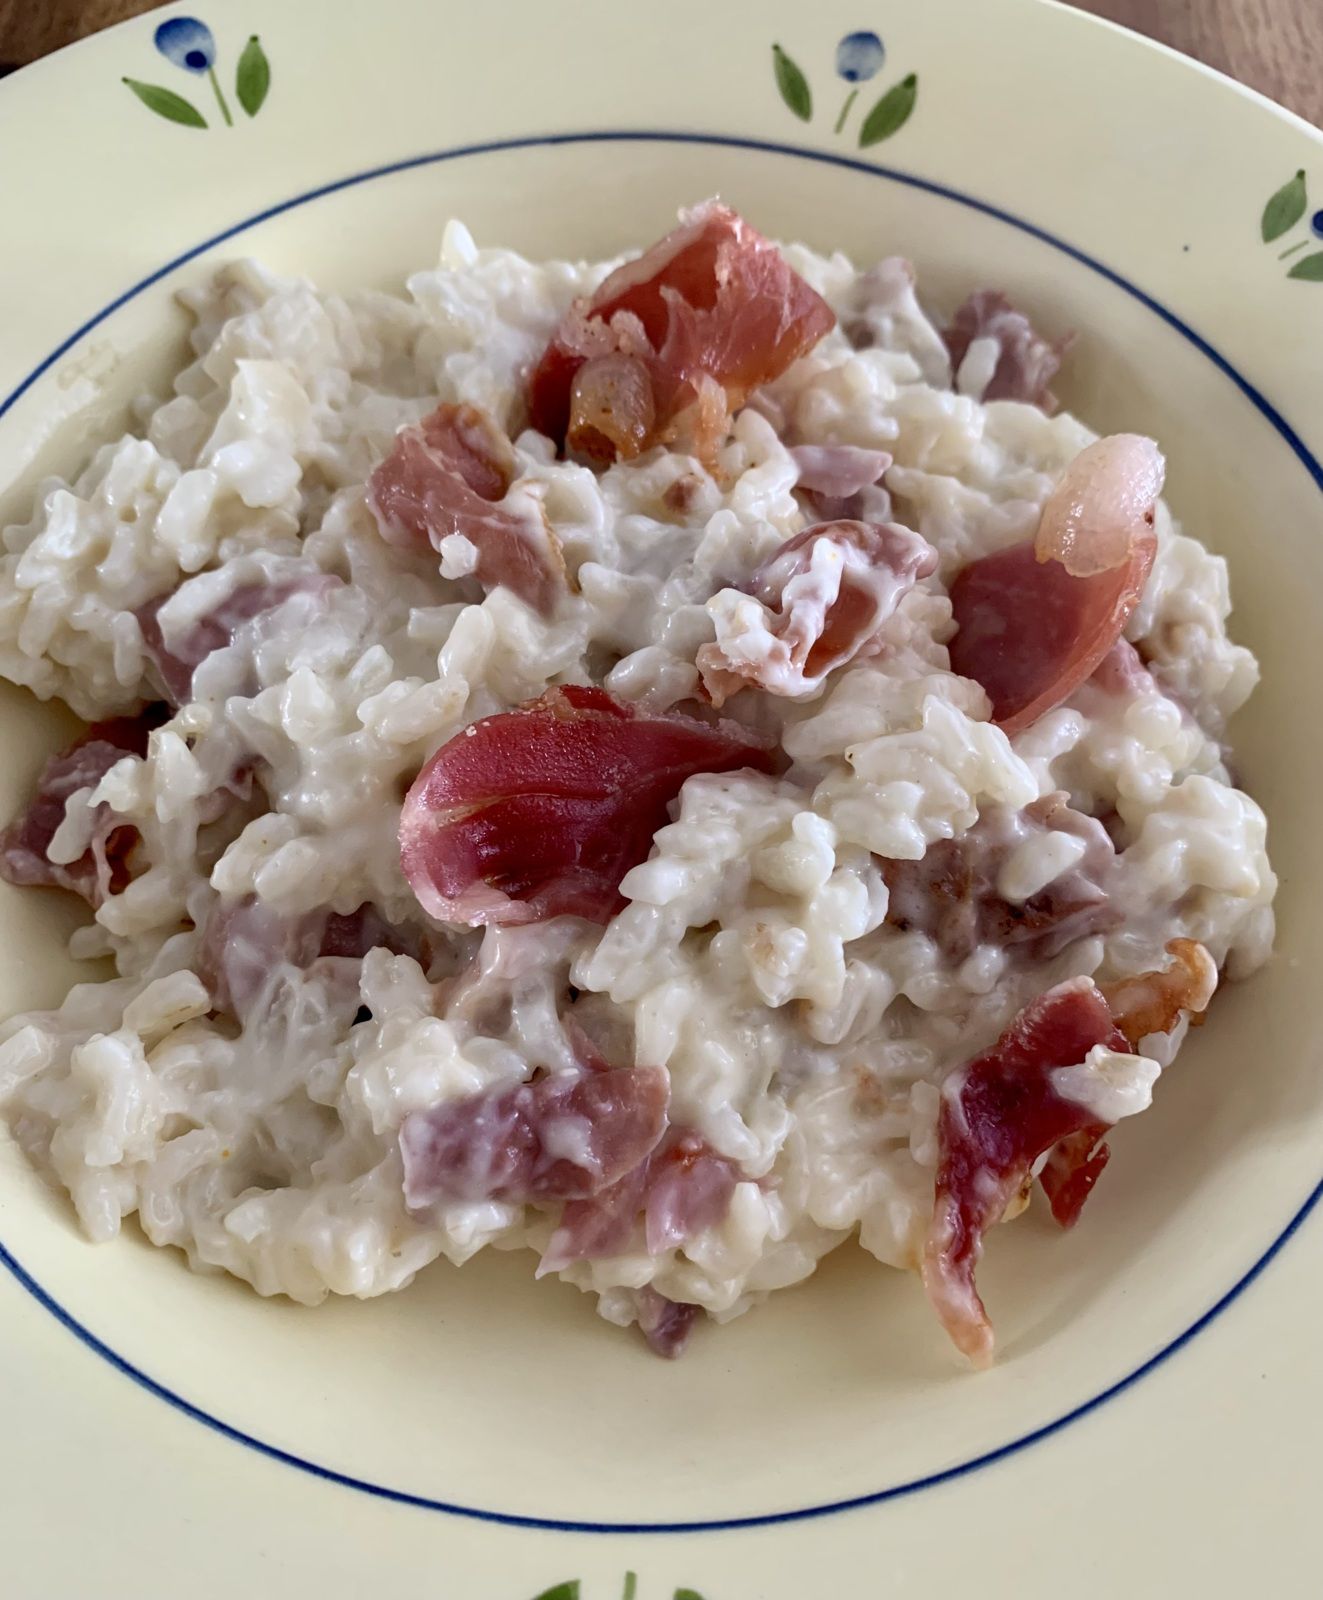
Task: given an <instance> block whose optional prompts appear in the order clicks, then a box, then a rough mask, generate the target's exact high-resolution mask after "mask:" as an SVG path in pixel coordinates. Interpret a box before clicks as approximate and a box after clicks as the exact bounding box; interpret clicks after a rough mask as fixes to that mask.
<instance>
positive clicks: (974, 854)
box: [882, 793, 1121, 963]
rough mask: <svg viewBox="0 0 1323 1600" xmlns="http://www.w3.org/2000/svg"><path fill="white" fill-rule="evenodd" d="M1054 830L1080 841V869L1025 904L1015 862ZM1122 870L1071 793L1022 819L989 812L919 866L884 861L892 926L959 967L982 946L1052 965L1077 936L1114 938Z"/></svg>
mask: <svg viewBox="0 0 1323 1600" xmlns="http://www.w3.org/2000/svg"><path fill="white" fill-rule="evenodd" d="M1047 833H1057V834H1062V835H1064V836H1066V837H1067V838H1068V839H1071V840H1077V841H1078V842H1079V846H1080V847H1082V848H1080V849H1079V850H1078V854H1076V858H1075V860H1074V862H1073V864H1072V865H1070V866H1068V867H1066V868H1065V869H1064V870H1062V871H1061V872H1059V873H1058V874H1056V875H1055V876H1054V877H1053V878H1052V879H1051V880H1050V881H1049V882H1047V883H1045V884H1042V885H1041V886H1039V887H1037V888H1036V889H1035V890H1034V892H1033V893H1032V894H1029V895H1027V896H1026V897H1025V898H1023V899H1019V898H1016V899H1013V900H1012V899H1008V898H1007V897H1006V895H1005V894H1004V893H1003V892H1002V891H1003V888H1004V887H1006V885H1005V884H1004V881H1003V869H1004V868H1005V866H1006V864H1007V860H1008V858H1009V857H1010V856H1011V854H1012V852H1013V851H1014V850H1015V849H1016V848H1017V847H1018V846H1019V845H1021V844H1023V843H1026V842H1029V843H1032V842H1033V841H1035V840H1036V839H1041V838H1042V836H1043V835H1044V834H1047ZM1072 854H1075V850H1074V848H1072ZM1115 864H1116V850H1115V847H1114V846H1113V844H1112V841H1111V839H1110V837H1109V836H1108V833H1107V830H1106V829H1105V828H1104V827H1103V825H1102V823H1101V822H1099V821H1097V820H1096V819H1095V818H1093V817H1086V816H1085V815H1084V814H1083V813H1082V812H1079V811H1075V810H1073V809H1072V808H1071V807H1070V805H1069V804H1068V797H1067V796H1066V795H1065V794H1064V793H1056V794H1049V795H1045V796H1044V797H1043V798H1042V799H1040V800H1035V801H1034V802H1033V803H1032V804H1031V805H1028V806H1026V807H1025V809H1024V810H1023V811H1022V812H1020V813H1019V814H1018V816H1016V817H1009V816H1007V815H1005V814H1003V813H1000V812H996V811H989V812H985V813H984V815H983V816H981V817H980V818H979V820H978V821H977V822H976V823H975V824H974V826H973V827H972V828H970V829H969V831H968V832H967V833H965V834H963V835H962V836H961V837H960V838H959V839H940V840H938V841H936V842H935V843H933V844H931V845H929V846H928V849H927V850H926V851H925V852H924V855H923V857H922V859H921V860H919V861H897V860H885V861H883V863H882V873H883V877H884V878H885V879H886V883H887V890H888V893H889V899H888V903H887V922H888V923H889V924H890V925H891V926H892V927H894V928H900V929H901V930H902V931H903V932H909V931H911V930H913V931H915V932H918V933H923V934H926V935H927V936H928V938H930V939H932V940H933V941H934V943H936V945H937V946H938V948H939V949H940V950H941V952H942V955H943V956H944V957H945V958H946V960H947V961H949V962H952V963H957V962H961V961H963V960H965V958H966V957H967V956H969V955H972V954H973V952H974V950H975V949H976V948H977V947H978V946H979V945H981V944H992V945H996V946H997V947H998V948H1001V949H1008V950H1012V951H1015V952H1017V953H1019V954H1022V955H1024V956H1026V957H1027V958H1028V959H1029V960H1031V961H1051V960H1052V959H1053V958H1054V957H1056V956H1058V955H1060V953H1061V952H1062V951H1063V950H1064V949H1065V948H1066V947H1067V945H1070V944H1073V943H1074V942H1075V940H1077V939H1084V938H1087V937H1089V936H1090V935H1091V934H1098V933H1106V932H1108V931H1109V930H1110V929H1112V928H1114V927H1116V926H1117V924H1118V923H1119V921H1120V920H1121V918H1120V913H1119V911H1118V910H1117V908H1116V907H1115V906H1114V905H1113V904H1112V899H1111V894H1110V883H1111V877H1112V872H1113V869H1114V867H1115Z"/></svg>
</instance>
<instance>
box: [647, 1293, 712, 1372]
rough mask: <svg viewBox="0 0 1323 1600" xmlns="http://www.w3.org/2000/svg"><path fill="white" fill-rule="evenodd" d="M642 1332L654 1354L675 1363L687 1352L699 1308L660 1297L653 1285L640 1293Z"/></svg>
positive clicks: (663, 1296)
mask: <svg viewBox="0 0 1323 1600" xmlns="http://www.w3.org/2000/svg"><path fill="white" fill-rule="evenodd" d="M637 1300H638V1313H639V1331H640V1332H641V1333H642V1335H643V1337H644V1338H645V1339H646V1340H647V1341H648V1348H649V1350H651V1351H652V1353H653V1354H654V1355H658V1356H662V1357H664V1358H665V1359H666V1360H667V1361H674V1360H675V1358H676V1356H678V1355H682V1354H683V1353H684V1347H685V1345H687V1344H688V1343H689V1335H690V1334H691V1333H692V1332H693V1331H694V1323H695V1322H697V1320H698V1314H699V1310H700V1308H699V1307H698V1306H691V1305H682V1304H681V1303H680V1302H679V1301H677V1300H668V1299H667V1298H666V1296H665V1295H662V1294H658V1293H657V1291H656V1290H655V1289H654V1288H653V1287H652V1285H651V1284H647V1285H645V1286H644V1287H643V1288H642V1289H640V1290H639V1291H638V1295H637Z"/></svg>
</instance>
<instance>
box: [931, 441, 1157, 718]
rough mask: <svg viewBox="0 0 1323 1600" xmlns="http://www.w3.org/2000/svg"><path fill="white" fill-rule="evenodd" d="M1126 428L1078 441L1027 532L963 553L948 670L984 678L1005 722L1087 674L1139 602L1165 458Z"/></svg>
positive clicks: (1056, 699) (954, 591)
mask: <svg viewBox="0 0 1323 1600" xmlns="http://www.w3.org/2000/svg"><path fill="white" fill-rule="evenodd" d="M1132 438H1133V436H1130V435H1121V436H1118V439H1115V440H1109V439H1100V440H1099V441H1098V442H1097V443H1096V444H1093V445H1090V446H1089V448H1088V449H1087V450H1085V451H1083V452H1081V454H1080V455H1079V456H1078V457H1077V458H1076V459H1075V461H1074V462H1072V463H1071V465H1070V466H1069V467H1068V468H1067V469H1066V473H1065V476H1064V477H1063V478H1062V480H1061V483H1060V484H1059V485H1058V487H1057V489H1056V490H1055V491H1054V492H1053V493H1052V495H1051V496H1050V497H1049V499H1048V501H1047V503H1046V505H1045V506H1044V507H1043V514H1042V518H1041V519H1040V522H1039V528H1038V534H1037V537H1036V539H1035V541H1034V542H1033V543H1026V544H1018V545H1012V546H1011V547H1010V548H1009V549H1007V550H999V551H997V552H996V553H995V554H993V555H990V556H983V557H981V558H980V559H979V560H977V561H973V562H971V563H970V564H969V565H968V566H967V567H965V568H963V569H962V571H960V572H959V573H958V574H957V575H956V578H955V581H954V582H953V583H952V585H951V608H952V613H953V615H954V618H955V622H956V628H957V632H956V635H955V637H954V638H953V639H952V640H951V644H950V651H951V667H952V670H953V671H955V672H958V673H959V674H960V675H961V676H962V677H965V678H973V679H974V680H975V682H977V683H979V684H981V685H982V686H983V688H984V689H985V690H986V691H987V695H988V698H989V700H990V701H991V702H992V715H993V720H994V721H996V722H997V723H998V724H1000V726H1001V727H1002V728H1003V729H1004V730H1005V731H1006V732H1007V733H1008V734H1016V733H1019V732H1020V731H1021V730H1022V729H1024V728H1027V727H1029V726H1030V725H1031V724H1032V723H1034V722H1036V721H1037V720H1038V718H1039V717H1041V716H1043V715H1044V714H1045V713H1046V712H1048V711H1050V710H1052V708H1053V707H1054V706H1058V705H1060V704H1061V702H1062V701H1063V700H1065V699H1066V698H1067V696H1068V695H1070V694H1072V693H1073V692H1074V690H1075V689H1077V688H1078V687H1079V685H1080V684H1081V683H1083V682H1084V681H1085V679H1086V678H1088V677H1090V676H1091V674H1092V673H1093V672H1094V671H1095V670H1096V669H1097V668H1098V666H1099V665H1100V664H1101V663H1102V661H1103V660H1104V658H1105V657H1106V656H1107V654H1108V652H1109V651H1110V650H1111V649H1112V647H1113V646H1114V645H1115V644H1116V642H1117V640H1118V639H1119V638H1120V636H1121V633H1122V630H1123V629H1124V627H1125V625H1126V623H1127V622H1128V621H1129V620H1130V615H1131V613H1132V612H1133V611H1134V609H1135V606H1136V605H1137V604H1138V603H1139V597H1140V595H1141V594H1142V593H1143V590H1144V585H1145V583H1147V581H1148V575H1149V573H1150V572H1151V570H1152V568H1153V559H1154V556H1155V555H1156V553H1157V538H1156V536H1155V535H1154V532H1153V517H1154V511H1155V507H1156V504H1157V495H1158V491H1159V490H1160V488H1161V485H1162V474H1161V459H1162V458H1161V456H1159V455H1158V453H1157V448H1156V446H1154V445H1152V443H1151V441H1149V440H1143V441H1135V442H1134V443H1133V444H1132V443H1130V442H1127V441H1130V440H1131V439H1132ZM1140 444H1142V445H1144V446H1146V447H1147V448H1146V449H1140V448H1139V445H1140ZM1104 447H1106V448H1105V449H1104ZM1155 463H1156V464H1155ZM1067 562H1069V566H1067V565H1066V563H1067Z"/></svg>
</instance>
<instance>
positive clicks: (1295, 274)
mask: <svg viewBox="0 0 1323 1600" xmlns="http://www.w3.org/2000/svg"><path fill="white" fill-rule="evenodd" d="M1286 276H1287V277H1288V278H1303V279H1304V280H1305V282H1306V283H1323V250H1315V252H1314V253H1313V255H1312V256H1306V257H1305V258H1304V260H1303V261H1297V262H1296V264H1295V265H1294V266H1293V267H1292V268H1291V270H1290V271H1289V272H1288V273H1287V274H1286Z"/></svg>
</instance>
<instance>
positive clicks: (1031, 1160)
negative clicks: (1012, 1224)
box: [923, 939, 1217, 1366]
mask: <svg viewBox="0 0 1323 1600" xmlns="http://www.w3.org/2000/svg"><path fill="white" fill-rule="evenodd" d="M1167 950H1168V953H1169V954H1170V955H1171V957H1172V960H1171V963H1170V964H1169V966H1168V967H1167V968H1166V969H1165V970H1164V971H1161V972H1148V973H1143V974H1140V975H1139V976H1137V977H1132V978H1126V979H1121V980H1119V981H1118V982H1115V983H1111V984H1106V985H1103V986H1102V987H1099V986H1098V985H1096V984H1095V983H1093V981H1092V980H1091V979H1089V978H1073V979H1071V980H1070V981H1069V982H1067V983H1062V984H1058V985H1057V987H1056V988H1054V989H1050V990H1048V992H1047V993H1046V994H1044V995H1040V996H1039V998H1038V999H1037V1000H1034V1001H1032V1002H1031V1003H1030V1004H1029V1005H1028V1006H1026V1007H1025V1008H1024V1010H1023V1011H1021V1012H1020V1014H1019V1015H1018V1016H1017V1017H1016V1018H1015V1020H1014V1021H1013V1022H1012V1023H1011V1025H1010V1027H1009V1028H1008V1029H1007V1030H1006V1032H1005V1033H1003V1034H1002V1036H1001V1038H1000V1039H998V1041H997V1042H996V1044H995V1045H994V1046H993V1047H992V1049H991V1050H989V1051H987V1052H986V1053H985V1054H983V1055H981V1056H979V1057H978V1058H977V1059H976V1060H974V1061H971V1062H970V1063H969V1065H968V1066H967V1067H965V1068H964V1069H963V1070H962V1071H961V1072H960V1073H958V1074H957V1075H956V1076H955V1077H954V1079H952V1080H951V1081H950V1082H948V1083H947V1084H946V1085H944V1086H943V1094H942V1107H941V1111H940V1113H939V1116H938V1145H939V1158H938V1169H937V1181H936V1186H935V1187H936V1200H935V1205H934V1211H933V1222H932V1227H931V1230H930V1232H929V1235H928V1243H927V1247H926V1250H925V1253H924V1260H923V1281H924V1287H925V1288H926V1290H927V1292H928V1296H929V1299H930V1300H931V1301H932V1303H933V1306H934V1308H935V1309H936V1311H937V1314H938V1316H939V1317H940V1318H941V1320H942V1323H943V1325H944V1326H945V1327H946V1330H947V1332H948V1333H949V1334H950V1336H951V1339H952V1340H953V1342H954V1343H955V1345H956V1346H957V1348H958V1349H960V1350H961V1351H963V1352H964V1354H965V1355H967V1356H968V1357H969V1358H970V1359H971V1360H972V1361H973V1362H974V1363H975V1365H977V1366H986V1365H987V1363H988V1362H989V1361H990V1360H991V1357H992V1342H993V1341H992V1327H991V1325H990V1323H989V1322H988V1318H987V1313H986V1311H985V1309H984V1306H983V1302H982V1300H980V1298H979V1295H978V1291H977V1289H976V1288H975V1286H974V1273H975V1269H976V1268H977V1266H978V1262H979V1259H980V1257H981V1256H982V1254H983V1235H984V1234H985V1232H986V1231H987V1229H988V1228H990V1227H992V1226H993V1225H994V1224H995V1223H997V1222H1000V1221H1001V1220H1002V1218H1003V1217H1004V1216H1006V1215H1007V1213H1008V1211H1010V1212H1014V1211H1015V1210H1017V1209H1018V1208H1019V1204H1020V1202H1022V1200H1023V1198H1024V1197H1026V1196H1027V1194H1028V1190H1029V1186H1030V1184H1031V1183H1032V1179H1033V1170H1034V1167H1035V1165H1036V1163H1037V1162H1038V1161H1039V1159H1040V1158H1042V1157H1046V1160H1045V1161H1044V1163H1043V1166H1042V1170H1041V1172H1040V1174H1039V1177H1040V1181H1041V1182H1042V1185H1043V1188H1044V1191H1045V1192H1046V1194H1047V1197H1048V1200H1049V1202H1050V1204H1051V1207H1052V1214H1053V1216H1054V1217H1055V1218H1056V1220H1057V1221H1058V1222H1059V1223H1060V1224H1061V1226H1062V1227H1067V1228H1068V1227H1071V1226H1073V1225H1074V1223H1075V1222H1076V1220H1077V1219H1078V1217H1079V1214H1080V1209H1081V1207H1082V1206H1083V1204H1084V1202H1085V1200H1087V1199H1088V1197H1089V1194H1090V1192H1091V1191H1092V1189H1093V1186H1094V1184H1095V1183H1097V1181H1098V1178H1099V1176H1100V1175H1101V1173H1102V1171H1103V1168H1104V1167H1105V1166H1106V1165H1107V1161H1108V1158H1109V1154H1110V1152H1109V1151H1108V1148H1107V1145H1106V1143H1105V1142H1104V1140H1105V1137H1106V1135H1107V1133H1108V1132H1109V1130H1110V1128H1111V1126H1112V1125H1113V1124H1114V1123H1115V1122H1116V1121H1117V1120H1118V1119H1119V1118H1120V1117H1122V1116H1126V1115H1130V1114H1131V1113H1132V1112H1133V1111H1137V1110H1140V1109H1142V1108H1143V1106H1144V1105H1145V1104H1146V1103H1147V1094H1148V1089H1149V1088H1151V1082H1152V1079H1151V1077H1150V1079H1149V1080H1148V1082H1147V1084H1145V1085H1144V1087H1143V1093H1142V1096H1140V1097H1139V1098H1136V1097H1135V1091H1134V1089H1133V1088H1128V1089H1127V1090H1125V1091H1120V1090H1118V1089H1117V1086H1116V1084H1115V1082H1109V1081H1108V1080H1107V1079H1106V1078H1105V1077H1104V1075H1103V1072H1102V1071H1101V1070H1094V1071H1092V1072H1089V1071H1088V1067H1089V1058H1090V1052H1091V1051H1093V1050H1095V1049H1096V1048H1097V1047H1101V1048H1102V1049H1103V1050H1105V1051H1108V1052H1115V1053H1116V1054H1117V1055H1120V1056H1122V1057H1126V1058H1127V1059H1126V1062H1125V1063H1124V1064H1125V1065H1128V1066H1130V1067H1138V1066H1141V1065H1143V1064H1144V1063H1142V1060H1141V1059H1139V1058H1135V1057H1132V1056H1127V1053H1128V1052H1129V1051H1131V1050H1133V1049H1135V1048H1136V1047H1137V1046H1138V1044H1139V1042H1140V1040H1141V1039H1144V1038H1146V1037H1147V1036H1148V1035H1150V1034H1153V1033H1167V1032H1170V1031H1171V1029H1172V1028H1174V1027H1175V1026H1176V1024H1177V1023H1178V1022H1179V1021H1180V1019H1181V1015H1182V1013H1199V1012H1202V1011H1203V1010H1204V1009H1205V1008H1206V1007H1207V1005H1208V1002H1209V1000H1210V999H1211V998H1212V994H1213V990H1214V988H1215V987H1216V983H1217V973H1216V969H1215V967H1214V965H1213V961H1212V958H1211V956H1210V955H1209V954H1208V951H1207V950H1206V949H1204V947H1203V946H1202V945H1201V944H1198V943H1196V942H1195V941H1194V940H1190V939H1173V940H1172V941H1171V943H1170V944H1169V945H1168V946H1167ZM1081 1064H1084V1068H1083V1069H1082V1067H1081ZM1147 1065H1148V1066H1149V1069H1150V1072H1151V1073H1152V1074H1153V1075H1156V1070H1157V1069H1156V1066H1154V1065H1153V1064H1152V1063H1148V1064H1147ZM1081 1070H1084V1071H1085V1075H1086V1076H1087V1078H1088V1080H1089V1082H1090V1085H1091V1087H1092V1089H1093V1090H1094V1092H1093V1093H1091V1094H1089V1095H1087V1096H1085V1097H1084V1098H1074V1097H1072V1095H1071V1094H1070V1093H1066V1092H1063V1089H1069V1088H1071V1087H1076V1088H1077V1087H1078V1081H1079V1080H1078V1077H1077V1075H1078V1074H1079V1073H1080V1072H1081ZM1072 1079H1074V1084H1073V1085H1072V1083H1071V1082H1070V1081H1069V1080H1072ZM1099 1091H1101V1092H1099Z"/></svg>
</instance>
